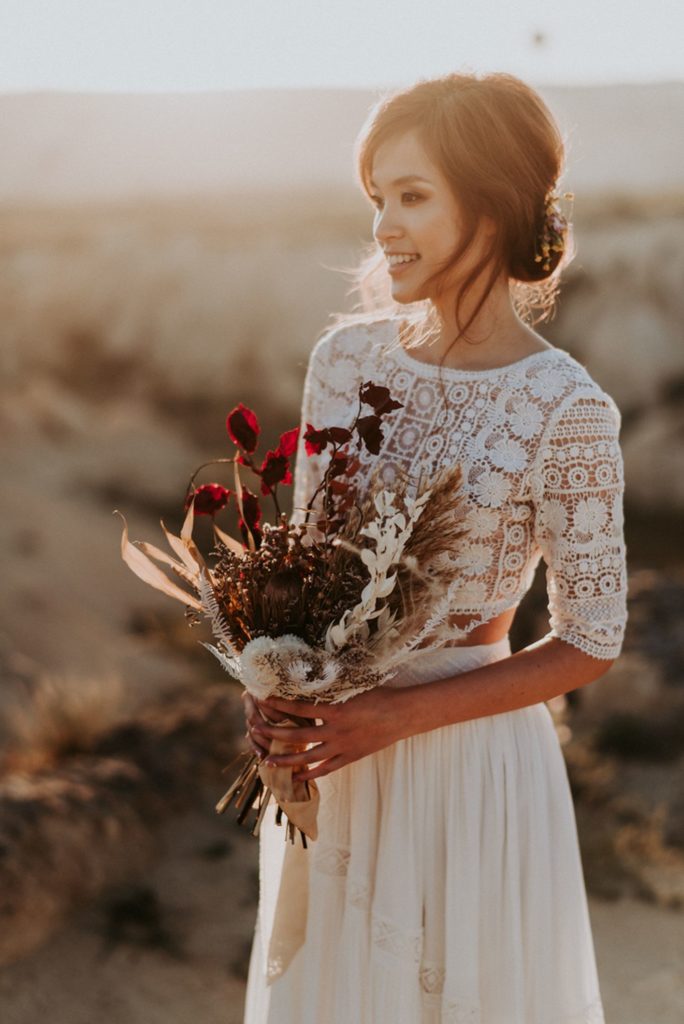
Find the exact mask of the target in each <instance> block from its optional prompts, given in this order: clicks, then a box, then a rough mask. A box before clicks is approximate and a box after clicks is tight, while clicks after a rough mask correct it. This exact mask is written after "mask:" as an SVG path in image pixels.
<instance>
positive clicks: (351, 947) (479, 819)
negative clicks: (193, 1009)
mask: <svg viewBox="0 0 684 1024" xmlns="http://www.w3.org/2000/svg"><path fill="white" fill-rule="evenodd" d="M510 653H511V651H510V646H509V641H508V638H507V637H506V638H504V639H503V640H501V641H498V642H497V643H494V644H483V645H480V646H478V647H451V648H444V649H442V650H438V651H429V652H426V654H425V656H424V658H420V659H416V660H415V662H414V664H413V666H412V669H411V675H409V674H408V670H406V671H403V672H402V675H401V682H402V684H416V683H420V682H430V681H432V680H434V679H438V678H440V677H445V676H448V675H454V674H457V673H460V672H465V671H469V670H471V669H476V668H478V667H479V666H481V665H484V664H487V663H490V662H492V661H497V660H499V659H500V658H505V657H508V656H509V655H510ZM316 781H317V783H318V785H319V788H320V792H321V804H320V809H319V818H318V820H319V836H318V839H317V840H316V841H315V842H313V843H310V844H309V848H308V849H307V850H304V849H303V848H302V847H301V844H299V843H298V845H297V846H296V847H295V846H293V845H292V844H290V843H286V841H285V829H284V827H282V826H277V825H276V824H275V806H274V805H271V807H269V808H268V811H267V813H266V815H265V818H264V820H263V822H262V826H261V835H260V839H259V844H260V898H259V911H258V914H257V922H256V929H255V934H254V942H253V946H252V955H251V959H250V965H249V976H248V981H247V993H246V1003H245V1015H244V1024H603V1022H604V1016H603V1009H602V1004H601V997H600V993H599V985H598V978H597V971H596V962H595V956H594V947H593V940H592V934H591V926H590V921H589V914H588V908H587V899H586V892H585V887H584V877H583V873H582V865H581V860H580V852H579V846H578V841H577V828H576V823H575V815H574V808H573V804H572V797H571V793H570V788H569V785H568V777H567V772H566V767H565V761H564V759H563V754H562V751H561V748H560V745H559V742H558V737H557V735H556V731H555V728H554V725H553V722H552V719H551V714H550V712H549V710H548V708H547V706H546V704H543V703H540V704H534V705H531V706H530V707H525V708H521V709H519V710H516V711H508V712H504V713H502V714H498V715H491V716H488V717H485V718H478V719H474V720H472V721H467V722H460V723H458V724H455V725H447V726H443V727H441V728H438V729H433V730H431V731H430V732H425V733H420V734H418V735H417V736H412V737H409V738H408V739H406V740H400V741H399V742H397V743H394V744H392V745H391V746H389V747H386V748H385V749H384V750H381V751H379V752H377V753H375V754H370V755H368V756H367V757H364V758H362V759H361V760H359V761H355V762H354V763H353V764H350V765H347V766H345V767H344V768H341V769H338V770H337V771H335V772H332V773H331V774H330V775H327V776H324V777H323V778H321V779H318V780H316ZM283 878H284V880H285V883H286V884H284V885H283V889H282V890H279V886H280V882H281V880H282V879H283ZM288 915H290V916H291V918H292V929H291V931H293V932H296V931H297V929H298V928H299V929H300V931H301V945H299V948H298V949H297V950H296V952H295V953H294V955H291V959H290V962H289V963H287V965H286V966H285V968H284V969H283V959H282V958H281V957H280V956H279V955H278V947H277V943H276V946H275V952H274V944H273V941H272V937H273V934H274V930H273V924H274V919H275V918H278V919H279V920H280V922H281V925H282V922H283V919H285V925H286V928H285V934H287V933H288V932H287V925H288V924H289V918H288ZM296 920H298V921H299V924H296ZM302 924H303V927H302ZM281 934H282V930H281ZM269 950H270V954H271V955H270V957H269ZM285 960H287V957H286V958H285Z"/></svg>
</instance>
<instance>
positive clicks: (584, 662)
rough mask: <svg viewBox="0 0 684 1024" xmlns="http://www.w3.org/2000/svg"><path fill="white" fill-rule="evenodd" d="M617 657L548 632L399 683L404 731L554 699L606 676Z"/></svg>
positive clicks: (398, 699) (412, 732)
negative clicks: (497, 653) (476, 660)
mask: <svg viewBox="0 0 684 1024" xmlns="http://www.w3.org/2000/svg"><path fill="white" fill-rule="evenodd" d="M611 664H612V662H611V661H607V660H601V659H598V658H592V657H590V656H589V655H588V654H584V653H583V652H582V651H580V650H579V649H578V648H576V647H574V646H573V645H572V644H569V643H565V642H564V641H563V640H558V639H557V638H556V637H548V638H545V639H544V640H540V641H538V642H537V643H535V644H532V645H530V646H529V647H526V648H524V649H523V650H522V651H518V652H517V654H513V655H511V656H510V657H508V658H503V659H502V660H501V661H496V662H493V663H492V664H489V665H483V666H482V667H481V668H477V669H473V670H472V671H470V672H463V673H461V674H460V675H455V676H448V677H446V678H444V679H438V680H436V681H435V682H432V683H419V684H416V685H413V686H407V687H402V688H397V689H396V690H395V691H394V692H395V694H396V705H397V714H398V716H399V719H400V722H401V727H402V731H403V733H404V735H405V736H413V735H416V734H417V733H420V732H428V731H429V730H430V729H436V728H439V727H440V726H444V725H452V724H455V723H457V722H466V721H470V720H471V719H474V718H483V717H484V716H486V715H497V714H501V713H502V712H504V711H514V710H516V709H518V708H523V707H527V706H528V705H530V704H538V703H540V702H542V701H547V700H551V698H552V697H557V696H558V695H559V694H561V693H567V692H568V691H569V690H575V689H577V688H578V687H580V686H585V685H586V684H587V683H590V682H593V680H595V679H598V678H599V677H600V676H602V675H603V674H604V673H605V672H606V671H607V670H608V669H609V668H610V666H611Z"/></svg>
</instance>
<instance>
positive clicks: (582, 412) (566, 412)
mask: <svg viewBox="0 0 684 1024" xmlns="http://www.w3.org/2000/svg"><path fill="white" fill-rule="evenodd" d="M548 353H549V354H548V357H547V358H546V359H545V360H539V361H537V365H536V367H535V370H533V373H532V385H531V386H532V387H533V388H534V387H535V380H536V388H537V391H538V392H539V390H540V389H541V388H543V386H544V384H545V383H547V387H548V393H547V396H546V397H547V398H548V399H549V401H548V410H547V411H548V416H547V426H548V428H553V427H554V426H555V425H557V424H558V423H559V422H562V421H563V420H566V419H568V418H570V419H576V418H578V417H579V418H581V417H584V418H585V419H591V418H592V417H598V418H599V419H601V420H608V421H610V422H611V423H612V425H613V426H614V428H615V430H616V431H619V429H620V426H621V420H622V417H621V414H620V410H619V408H618V406H617V404H616V402H615V400H614V399H613V397H612V396H611V395H610V394H609V393H608V392H607V391H605V390H604V388H603V387H601V385H600V384H599V383H598V382H597V381H596V380H595V379H594V378H593V377H592V376H591V374H590V372H589V370H588V369H587V368H586V366H584V364H583V363H581V362H580V361H579V360H578V359H576V358H575V357H574V356H572V355H570V353H569V352H567V351H566V350H565V349H561V348H557V347H555V346H554V347H552V348H550V349H549V350H548ZM535 371H536V372H535Z"/></svg>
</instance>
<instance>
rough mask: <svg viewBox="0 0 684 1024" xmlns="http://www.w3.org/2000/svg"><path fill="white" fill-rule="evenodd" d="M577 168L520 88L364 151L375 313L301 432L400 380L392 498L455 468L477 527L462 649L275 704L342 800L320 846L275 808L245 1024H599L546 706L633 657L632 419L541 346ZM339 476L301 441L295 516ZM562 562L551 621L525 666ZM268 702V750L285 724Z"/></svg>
mask: <svg viewBox="0 0 684 1024" xmlns="http://www.w3.org/2000/svg"><path fill="white" fill-rule="evenodd" d="M562 158H563V146H562V141H561V139H560V136H559V133H558V129H557V127H556V125H555V124H554V121H553V119H552V117H551V115H550V114H549V112H548V110H547V109H546V107H545V106H544V104H543V102H542V101H541V99H540V98H539V96H538V95H537V94H536V93H535V92H534V91H533V90H531V89H530V88H529V87H527V86H526V85H524V84H523V83H522V82H520V81H519V80H517V79H516V78H513V77H512V76H509V75H504V74H495V75H487V76H484V77H477V76H475V75H465V74H463V75H462V74H454V75H447V76H445V77H443V78H439V79H436V80H431V81H421V82H419V83H418V84H417V85H415V86H414V87H413V88H410V89H408V90H406V91H404V92H400V93H397V94H395V95H393V96H389V97H386V98H384V99H383V100H381V101H380V102H379V103H378V104H377V106H376V107H375V109H374V110H373V111H372V112H371V115H370V117H369V121H368V123H367V124H366V126H365V127H364V130H363V131H362V133H361V136H360V140H359V145H358V169H359V178H360V182H361V185H362V188H363V189H364V190H365V192H366V193H367V195H368V197H369V199H370V201H371V202H372V203H373V205H374V207H375V218H374V223H373V234H374V238H375V243H376V247H377V248H376V252H375V254H374V255H373V256H372V257H370V259H369V260H368V261H367V262H366V264H365V265H364V267H363V272H362V274H361V285H362V294H364V295H365V301H366V305H367V307H368V308H369V309H370V310H371V311H370V313H368V312H366V313H365V315H364V314H362V315H356V316H354V317H348V318H341V320H340V322H339V323H337V324H336V325H335V326H334V327H333V328H332V329H330V330H328V331H327V333H326V334H325V335H324V336H323V337H322V338H321V339H320V340H319V341H318V343H317V344H316V346H315V347H314V350H313V352H312V354H311V357H310V361H309V367H308V372H307V377H306V382H305V387H304V398H303V407H302V422H303V423H306V422H311V423H314V424H315V425H316V426H321V425H330V424H333V423H337V424H340V425H342V424H344V423H345V422H346V421H347V420H348V419H349V418H350V415H351V411H352V409H351V407H352V404H353V402H354V401H355V396H356V393H357V388H358V384H359V383H360V382H361V381H362V380H367V379H373V380H375V381H377V382H379V381H382V383H385V384H387V385H388V386H389V388H390V390H391V393H392V395H393V397H395V398H397V399H399V401H401V402H402V403H403V407H402V408H401V409H400V410H399V411H398V412H395V413H393V415H392V417H387V419H386V421H385V423H386V426H385V428H384V429H385V440H384V442H383V446H382V449H381V454H380V456H379V458H380V459H381V460H382V467H383V468H382V472H383V476H384V479H385V480H386V481H387V482H388V484H391V482H392V481H393V479H395V476H396V474H397V471H398V470H400V469H402V470H403V469H406V470H408V471H409V472H410V474H411V478H412V479H414V480H415V479H418V477H419V476H420V473H421V471H424V470H426V469H427V470H428V471H433V472H434V471H436V470H437V469H439V468H440V467H442V466H444V465H447V464H453V463H454V461H457V462H459V463H460V464H461V466H462V468H463V484H462V488H463V490H462V497H464V498H465V500H466V503H467V505H466V508H467V515H466V524H467V525H468V527H469V533H468V535H467V537H466V539H465V540H464V541H461V543H460V546H459V549H458V550H456V551H454V552H452V553H451V554H450V556H449V557H450V558H451V561H452V562H453V567H454V574H455V575H458V577H459V581H460V582H459V587H460V589H459V591H458V600H457V601H456V603H455V606H454V609H453V612H454V615H453V620H452V621H453V623H454V630H453V640H452V641H451V642H450V643H449V644H447V645H445V646H443V647H442V648H441V649H439V650H432V651H426V652H425V654H424V655H421V657H420V658H418V659H416V661H415V663H413V664H412V665H411V666H410V668H409V667H408V666H407V667H406V668H405V669H404V670H403V671H401V672H399V673H398V675H397V676H396V677H395V679H394V680H392V681H391V684H388V685H387V686H384V687H380V688H379V689H376V690H372V691H368V692H365V693H363V694H360V695H359V696H357V697H355V698H352V699H351V700H349V701H348V702H347V703H345V704H341V705H336V706H325V705H320V704H318V705H316V704H312V703H307V702H302V701H298V702H288V701H283V700H278V699H269V700H268V701H264V702H259V703H260V704H261V707H262V708H263V709H264V710H265V711H266V712H268V713H269V714H270V715H273V714H277V713H278V712H280V713H285V712H288V711H295V712H296V713H298V714H301V715H304V716H307V717H310V718H311V725H310V726H308V727H302V726H300V727H297V728H294V727H292V728H283V727H281V729H282V730H283V731H282V732H281V731H280V730H279V735H281V736H283V738H290V739H293V740H298V741H301V742H302V744H309V747H308V749H306V750H305V751H304V752H303V753H300V754H291V755H283V756H280V757H277V758H274V759H273V760H274V763H277V764H291V765H296V766H297V770H298V774H299V777H300V778H302V779H316V780H317V784H318V786H319V788H320V791H321V805H320V811H319V838H318V840H317V841H316V842H315V843H313V844H311V845H310V847H309V849H308V850H304V849H303V848H301V847H298V846H292V845H291V844H289V843H285V841H284V837H283V830H282V828H279V827H277V826H276V825H275V822H274V815H273V808H270V809H269V812H270V813H269V815H267V817H266V819H265V821H264V824H263V825H262V832H261V837H260V881H261V894H260V905H259V914H258V920H257V927H256V933H255V939H254V945H253V948H252V958H251V962H250V972H249V980H248V990H247V1001H246V1010H245V1024H447V1022H448V1024H456V1022H457V1024H464V1022H468V1024H602V1022H603V1020H604V1017H603V1010H602V1004H601V997H600V992H599V986H598V980H597V973H596V964H595V958H594V949H593V943H592V935H591V928H590V921H589V917H588V911H587V901H586V893H585V889H584V880H583V874H582V866H581V860H580V854H579V849H578V844H577V832H576V825H575V818H574V810H573V806H572V799H571V795H570V791H569V787H568V781H567V774H566V770H565V764H564V761H563V757H562V752H561V750H560V746H559V743H558V739H557V736H556V733H555V730H554V727H553V724H552V720H551V716H550V713H549V711H548V708H547V706H546V703H545V702H546V701H548V700H550V699H551V698H552V697H555V696H556V695H558V694H562V693H565V692H567V691H569V690H573V689H575V688H577V687H580V686H584V685H585V684H587V683H590V682H592V681H593V680H596V679H598V678H599V677H600V676H602V675H603V674H604V673H605V672H606V671H607V669H608V668H609V667H610V665H611V664H612V663H613V661H614V660H615V658H617V656H618V654H619V653H620V649H621V645H622V638H623V634H624V628H625V622H626V567H625V548H624V540H623V533H622V497H623V473H622V459H621V454H620V448H619V442H618V433H619V426H620V414H619V412H618V410H617V408H616V406H615V404H614V402H613V400H612V399H611V398H610V397H609V396H608V395H607V394H606V393H605V392H603V391H602V390H601V389H600V387H599V386H598V385H597V384H596V383H595V382H594V381H593V380H592V378H591V377H590V376H589V374H588V373H587V371H586V370H585V368H584V367H583V366H581V365H580V364H579V363H578V362H577V361H576V360H574V359H573V358H572V357H571V356H570V355H568V354H567V353H565V352H564V351H562V350H560V349H557V348H555V347H554V346H552V345H550V344H549V343H548V342H547V341H545V340H544V338H543V337H541V336H540V335H539V334H538V333H537V332H536V331H535V330H534V329H533V327H532V326H531V321H532V318H533V313H534V310H535V309H538V310H541V313H542V315H548V314H549V313H550V312H551V310H552V305H553V297H554V293H555V290H556V289H557V284H558V276H559V274H560V271H561V269H562V267H563V266H564V265H565V264H566V263H567V262H568V260H569V258H570V253H569V229H568V224H567V221H566V220H565V219H564V217H563V216H562V214H561V213H560V210H559V208H558V205H557V197H556V196H555V194H554V193H555V188H556V185H557V180H558V177H559V175H560V172H561V169H562ZM383 284H384V287H385V290H386V289H387V285H388V284H389V289H390V292H391V294H390V295H389V296H387V295H386V301H385V303H384V305H383V303H382V287H383ZM385 294H386V291H385ZM533 322H534V323H536V322H538V320H534V321H533ZM324 458H325V456H324V455H321V456H319V457H315V456H312V457H310V458H307V457H306V455H305V453H304V451H303V447H302V446H301V444H300V449H299V452H298V458H297V465H296V479H295V498H294V503H295V515H296V516H297V515H299V514H300V510H301V507H302V506H303V505H304V504H305V502H306V499H307V497H308V495H310V493H311V492H312V490H313V488H314V486H315V482H316V480H317V479H319V478H320V474H321V473H322V472H323V469H324V463H323V460H324ZM371 466H372V457H371V456H369V455H368V453H364V455H363V462H362V468H361V471H360V472H361V474H362V475H363V473H364V472H367V471H369V470H370V468H371ZM542 555H543V557H544V560H545V562H546V566H547V570H546V578H547V585H548V596H549V611H550V627H551V628H550V631H549V633H548V634H547V635H546V636H545V637H544V638H543V639H542V640H540V641H538V642H537V643H534V644H532V645H530V646H529V647H526V648H525V649H524V650H521V651H518V652H517V653H516V654H511V648H510V644H509V640H508V631H509V629H510V626H511V622H512V620H513V617H514V615H515V611H516V608H517V606H518V604H519V602H520V600H521V598H522V597H523V596H524V594H525V593H526V591H527V590H528V589H529V587H530V585H531V582H532V579H533V575H534V571H535V568H536V566H537V564H538V562H539V560H540V558H541V557H542ZM245 709H246V716H247V722H248V735H249V736H250V738H251V742H252V744H253V746H254V748H255V749H257V750H260V751H261V752H262V753H267V750H268V741H269V738H270V737H271V736H273V735H274V728H273V727H269V726H268V725H266V724H265V723H264V722H263V720H262V718H261V717H260V715H259V709H258V707H257V705H256V703H255V702H254V701H253V700H252V699H251V698H250V697H249V696H246V697H245ZM285 733H286V734H287V735H286V736H285V735H284V734H285ZM281 883H282V884H281Z"/></svg>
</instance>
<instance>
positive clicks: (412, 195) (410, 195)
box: [368, 192, 423, 209]
mask: <svg viewBox="0 0 684 1024" xmlns="http://www.w3.org/2000/svg"><path fill="white" fill-rule="evenodd" d="M422 198H423V197H422V196H421V195H419V194H418V193H417V192H402V194H401V199H402V202H403V201H404V200H406V199H415V200H420V199H422ZM368 199H369V200H370V202H371V203H372V204H373V206H375V207H376V208H377V209H379V208H380V207H381V206H382V199H381V198H380V196H373V195H370V196H368ZM408 205H409V206H414V205H415V204H414V203H412V202H409V204H408Z"/></svg>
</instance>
